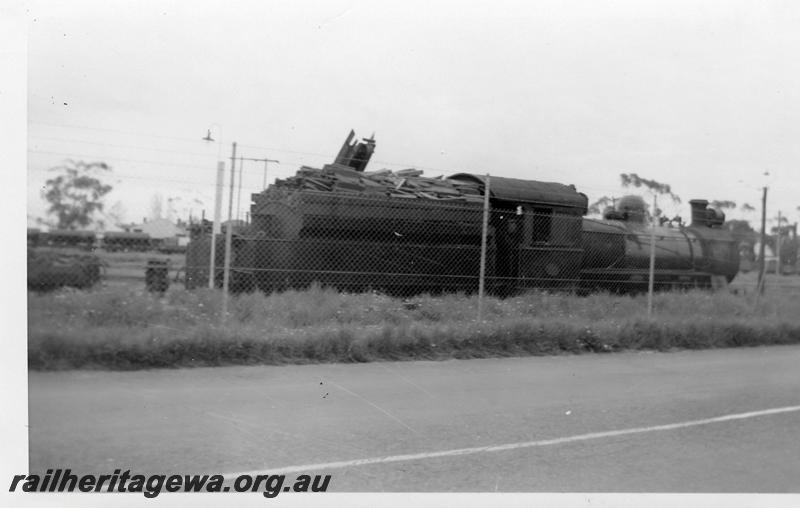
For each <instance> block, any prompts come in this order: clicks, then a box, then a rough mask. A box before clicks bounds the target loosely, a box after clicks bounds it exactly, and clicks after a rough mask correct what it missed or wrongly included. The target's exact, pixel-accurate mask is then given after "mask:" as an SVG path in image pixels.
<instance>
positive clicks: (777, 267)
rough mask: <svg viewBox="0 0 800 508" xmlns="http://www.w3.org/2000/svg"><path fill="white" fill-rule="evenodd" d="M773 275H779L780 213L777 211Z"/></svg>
mask: <svg viewBox="0 0 800 508" xmlns="http://www.w3.org/2000/svg"><path fill="white" fill-rule="evenodd" d="M775 257H776V261H775V275H780V274H781V211H780V210H778V236H777V238H776V239H775Z"/></svg>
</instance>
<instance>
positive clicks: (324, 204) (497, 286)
mask: <svg viewBox="0 0 800 508" xmlns="http://www.w3.org/2000/svg"><path fill="white" fill-rule="evenodd" d="M352 135H353V133H352V132H351V136H350V137H349V138H348V140H347V141H346V142H345V145H344V146H343V148H342V151H340V153H339V156H337V158H336V161H335V162H334V164H330V165H326V166H325V167H323V169H322V170H317V169H314V168H307V167H304V168H301V169H300V171H298V174H297V176H296V177H293V178H290V179H287V180H285V181H281V180H278V181H276V183H275V184H273V185H271V186H270V187H269V188H267V189H266V190H265V191H263V192H261V193H257V194H254V195H253V196H252V204H251V218H252V221H251V223H250V224H249V225H248V226H247V227H245V228H242V229H239V230H238V231H236V233H235V234H234V235H233V243H232V262H231V279H230V280H231V287H232V289H234V290H236V291H250V290H255V289H258V290H261V291H265V292H272V291H280V290H285V289H289V288H303V287H307V286H309V285H310V284H312V283H315V282H316V283H319V284H321V285H323V286H333V287H336V288H339V289H340V290H343V291H365V290H376V291H381V292H385V293H388V294H393V295H411V294H418V293H423V292H429V293H441V292H459V291H461V292H474V291H476V290H477V289H478V285H479V277H478V274H479V273H480V272H481V268H482V265H483V271H484V273H485V283H486V288H487V289H488V291H489V292H491V293H495V294H499V295H507V294H513V293H517V292H520V291H525V290H527V289H533V288H544V289H559V290H570V291H578V292H589V291H597V290H608V291H615V292H636V291H642V290H645V289H646V288H647V285H648V269H649V262H650V243H651V238H654V239H655V285H656V287H657V288H658V289H667V288H686V287H710V286H712V283H715V282H716V281H728V282H729V281H731V280H732V279H733V278H734V276H735V275H736V273H737V272H738V268H739V249H738V242H737V241H736V240H735V239H734V238H733V237H732V235H731V234H730V233H729V232H728V231H726V230H725V229H722V228H721V226H722V224H723V222H724V215H723V214H722V212H720V211H718V210H715V209H712V208H709V207H708V202H707V201H705V200H693V201H691V207H692V221H691V224H690V225H689V226H686V227H684V226H683V225H678V226H672V225H668V226H665V225H660V226H655V228H653V227H652V226H650V225H648V224H647V220H646V210H645V206H644V202H643V201H642V200H641V198H638V199H637V198H636V197H628V198H625V199H622V200H620V201H619V202H618V203H617V206H616V207H615V208H614V209H610V210H607V211H606V213H605V214H604V218H603V219H592V218H587V217H584V215H586V212H587V204H588V199H587V197H586V195H584V194H583V193H580V192H578V191H577V190H576V188H575V187H574V186H572V185H564V184H560V183H552V182H539V181H533V180H521V179H515V178H505V177H491V178H490V179H489V181H486V177H484V176H481V175H474V174H467V173H460V174H455V175H452V176H450V177H447V178H439V179H426V178H424V177H422V176H421V174H420V173H421V172H419V171H414V170H406V171H405V172H403V171H400V172H397V173H393V172H389V171H378V172H365V171H364V169H365V167H366V161H368V160H369V156H370V155H371V153H372V149H373V148H374V140H372V139H365V140H363V141H364V142H362V143H353V144H350V141H351V139H352ZM487 189H488V203H489V211H488V213H487V214H486V215H484V198H485V194H486V193H487ZM484 221H486V228H485V230H486V235H485V239H484V237H483V232H484ZM484 241H485V245H486V251H485V256H483V257H482V255H481V252H482V247H481V246H482V245H483V242H484ZM210 242H211V239H210V235H207V234H197V235H195V236H194V238H193V239H192V241H191V242H190V244H189V246H188V249H187V263H186V270H187V272H186V284H187V287H188V288H192V287H203V286H207V284H208V276H209V256H210V249H211V245H210ZM215 259H216V260H217V262H216V268H215V270H214V272H215V273H214V278H215V284H216V285H217V286H221V284H222V278H223V276H222V262H223V261H222V260H223V259H224V239H223V237H222V235H219V236H217V237H216V241H215Z"/></svg>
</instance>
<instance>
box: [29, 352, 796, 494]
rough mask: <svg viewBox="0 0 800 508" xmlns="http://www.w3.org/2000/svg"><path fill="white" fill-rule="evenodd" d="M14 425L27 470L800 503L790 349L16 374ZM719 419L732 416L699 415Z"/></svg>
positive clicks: (348, 487) (359, 487) (346, 487)
mask: <svg viewBox="0 0 800 508" xmlns="http://www.w3.org/2000/svg"><path fill="white" fill-rule="evenodd" d="M775 408H778V409H779V410H780V411H782V412H776V413H772V414H764V413H759V411H763V410H767V409H775ZM781 408H782V409H781ZM745 413H752V414H745ZM29 414H30V460H31V471H32V472H36V471H42V470H44V469H46V468H53V467H62V468H65V467H69V468H71V469H72V470H73V471H76V472H84V473H88V472H94V473H110V472H111V471H113V470H114V469H115V468H122V469H123V470H124V469H130V470H131V471H132V472H134V473H142V474H153V473H167V474H169V473H181V474H186V473H195V472H196V473H207V474H213V473H225V474H234V473H238V472H255V471H258V472H263V473H272V472H280V471H287V472H292V471H306V472H308V473H315V474H321V473H324V474H331V475H332V480H331V490H334V491H395V492H405V491H426V492H429V491H501V492H535V491H547V492H561V491H592V492H643V491H648V492H674V491H682V492H800V347H797V346H785V347H764V348H748V349H728V350H714V351H693V352H677V353H621V354H608V355H581V356H558V357H535V358H512V359H488V360H467V361H446V362H399V363H371V364H359V365H344V364H332V365H308V366H284V367H262V366H257V367H226V368H202V369H184V370H154V371H139V372H90V371H72V372H32V373H31V374H30V378H29ZM725 415H739V416H735V417H734V418H733V419H724V418H723V419H721V420H720V419H717V420H714V419H715V418H717V417H722V416H725ZM670 424H681V425H677V426H672V427H665V426H668V425H670ZM615 431H618V432H615ZM558 438H565V439H560V440H557V439H558ZM553 440H556V441H553ZM502 445H507V446H505V447H502ZM496 446H501V448H499V449H497V448H482V447H496ZM454 450H457V451H454ZM361 459H367V461H366V463H358V462H357V461H359V460H361ZM293 466H297V467H296V468H293Z"/></svg>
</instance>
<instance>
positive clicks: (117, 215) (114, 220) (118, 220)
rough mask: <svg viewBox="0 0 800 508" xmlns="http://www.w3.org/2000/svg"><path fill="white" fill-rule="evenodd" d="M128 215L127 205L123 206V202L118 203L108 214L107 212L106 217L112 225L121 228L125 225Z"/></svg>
mask: <svg viewBox="0 0 800 508" xmlns="http://www.w3.org/2000/svg"><path fill="white" fill-rule="evenodd" d="M127 213H128V211H127V210H126V209H125V205H123V204H122V202H121V201H117V202H116V203H114V205H113V206H112V207H111V208H109V209H108V212H106V214H105V216H106V218H107V219H108V220H109V221H110V222H111V224H113V225H115V226H119V225H121V224H124V223H125V216H126V215H127Z"/></svg>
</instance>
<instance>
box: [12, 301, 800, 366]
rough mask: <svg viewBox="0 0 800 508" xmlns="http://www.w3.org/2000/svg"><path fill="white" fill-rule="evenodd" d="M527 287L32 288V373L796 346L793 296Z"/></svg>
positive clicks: (798, 322)
mask: <svg viewBox="0 0 800 508" xmlns="http://www.w3.org/2000/svg"><path fill="white" fill-rule="evenodd" d="M654 305H655V307H654V313H655V316H656V317H654V318H653V319H647V318H646V317H644V316H645V314H646V312H645V309H646V298H645V297H625V296H612V295H607V294H597V295H591V296H588V297H576V296H571V295H563V294H547V293H532V294H527V295H523V296H519V297H516V298H508V299H505V300H498V299H494V298H489V299H487V300H486V302H485V306H484V308H485V315H484V320H483V321H481V322H478V321H477V320H476V319H475V315H476V309H477V298H475V297H468V296H464V295H445V296H441V297H430V296H422V297H417V298H413V299H409V300H399V299H393V298H389V297H387V296H384V295H379V294H341V293H338V292H336V291H333V290H329V289H324V288H318V287H314V288H311V289H309V290H307V291H288V292H285V293H281V294H273V295H268V296H267V295H263V294H248V295H241V296H238V297H234V298H232V299H231V304H230V315H229V317H228V319H227V323H226V324H225V325H221V323H220V306H221V294H220V293H219V292H217V291H211V290H202V291H192V292H187V291H183V290H174V291H170V292H168V293H167V294H166V295H165V296H164V297H161V298H159V297H156V296H153V295H150V294H147V293H143V292H141V291H138V290H136V291H134V290H126V289H120V288H105V289H102V290H98V291H93V292H78V291H62V292H58V293H51V294H45V295H38V294H33V293H31V294H29V296H28V315H29V338H28V364H29V367H30V368H31V369H34V370H58V369H78V368H101V369H125V370H127V369H145V368H163V367H183V366H211V365H241V364H286V363H316V362H366V361H376V360H417V359H433V360H440V359H449V358H484V357H499V356H526V355H543V354H559V353H580V352H610V351H618V350H636V349H650V350H669V349H673V348H684V349H687V348H688V349H700V348H718V347H734V346H755V345H767V344H792V343H800V315H798V314H800V313H798V312H797V309H798V308H800V295H788V296H786V295H783V296H773V297H770V296H767V297H764V298H761V299H760V300H759V301H758V303H756V302H755V301H754V300H753V299H752V298H751V297H743V296H737V295H732V294H724V293H718V294H711V293H706V292H688V293H665V294H659V295H656V297H655V302H654Z"/></svg>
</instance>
